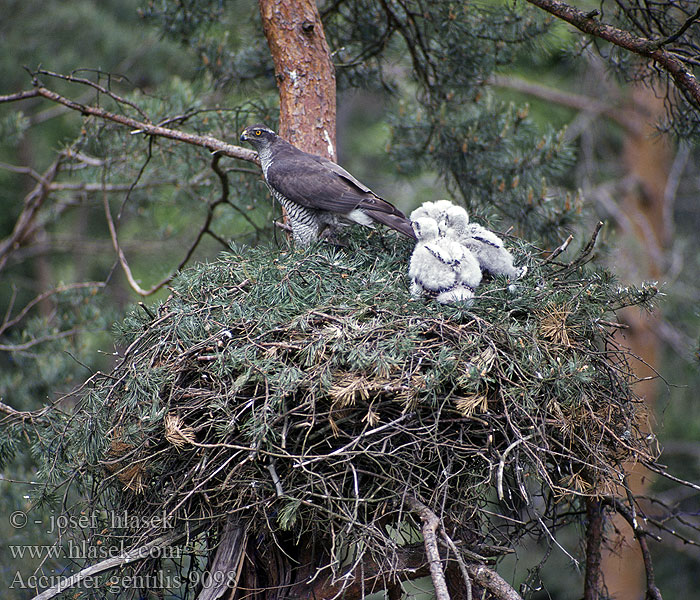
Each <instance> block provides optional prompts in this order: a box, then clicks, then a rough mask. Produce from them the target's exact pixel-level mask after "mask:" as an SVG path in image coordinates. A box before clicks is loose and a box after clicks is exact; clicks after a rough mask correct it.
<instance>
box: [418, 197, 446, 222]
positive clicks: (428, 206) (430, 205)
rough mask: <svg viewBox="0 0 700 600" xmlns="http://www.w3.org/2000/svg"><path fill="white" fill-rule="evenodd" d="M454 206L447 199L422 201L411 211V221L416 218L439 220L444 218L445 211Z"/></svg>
mask: <svg viewBox="0 0 700 600" xmlns="http://www.w3.org/2000/svg"><path fill="white" fill-rule="evenodd" d="M452 206H454V204H452V202H450V201H449V200H436V201H435V202H423V204H421V205H420V206H419V207H418V208H416V209H415V210H414V211H413V212H412V213H411V221H417V220H418V219H425V218H428V219H434V220H435V221H436V222H440V221H441V220H443V219H444V218H445V214H446V213H447V211H448V210H449V209H450V208H451V207H452Z"/></svg>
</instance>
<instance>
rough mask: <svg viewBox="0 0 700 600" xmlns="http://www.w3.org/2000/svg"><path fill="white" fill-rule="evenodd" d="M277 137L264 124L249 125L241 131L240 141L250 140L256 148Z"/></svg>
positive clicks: (269, 142)
mask: <svg viewBox="0 0 700 600" xmlns="http://www.w3.org/2000/svg"><path fill="white" fill-rule="evenodd" d="M276 139H277V134H276V133H275V132H274V131H272V129H270V128H269V127H265V125H259V124H258V125H250V126H249V127H246V128H245V129H244V130H243V133H241V141H242V142H250V143H251V144H253V146H255V147H256V148H257V149H258V150H260V148H264V147H265V146H268V145H269V144H271V143H272V142H274V141H275V140H276Z"/></svg>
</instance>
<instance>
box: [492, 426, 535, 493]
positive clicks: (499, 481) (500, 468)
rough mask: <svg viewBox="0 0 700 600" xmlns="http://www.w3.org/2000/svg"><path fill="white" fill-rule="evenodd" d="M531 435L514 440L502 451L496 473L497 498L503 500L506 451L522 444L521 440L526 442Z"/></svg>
mask: <svg viewBox="0 0 700 600" xmlns="http://www.w3.org/2000/svg"><path fill="white" fill-rule="evenodd" d="M533 435H534V434H533V433H531V434H530V435H527V436H525V437H524V438H520V439H519V440H515V441H514V442H513V443H512V444H511V445H510V446H508V447H507V448H506V449H505V451H504V452H503V455H502V456H501V460H500V461H499V463H498V472H497V473H496V490H497V491H498V499H499V500H503V469H504V468H505V466H506V456H508V453H509V452H510V451H511V450H512V449H513V448H515V447H516V446H518V445H519V444H522V443H523V442H527V441H528V440H529V439H530V438H531V437H532V436H533Z"/></svg>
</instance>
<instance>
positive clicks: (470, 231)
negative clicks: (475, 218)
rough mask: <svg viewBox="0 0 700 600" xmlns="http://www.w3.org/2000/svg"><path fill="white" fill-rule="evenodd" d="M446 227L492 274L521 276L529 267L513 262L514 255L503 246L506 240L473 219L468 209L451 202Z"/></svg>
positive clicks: (446, 230) (446, 217) (447, 234)
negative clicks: (470, 218)
mask: <svg viewBox="0 0 700 600" xmlns="http://www.w3.org/2000/svg"><path fill="white" fill-rule="evenodd" d="M444 230H445V235H446V236H447V237H452V238H453V239H455V240H457V241H458V242H459V243H461V244H462V245H463V246H464V247H466V248H467V249H468V250H469V251H470V252H471V253H472V254H473V255H474V256H475V257H476V260H477V261H478V262H479V266H480V267H481V268H482V269H484V270H485V271H488V272H489V273H491V274H492V275H505V276H507V277H510V278H512V279H518V278H519V277H522V276H523V275H525V272H526V271H527V267H522V268H518V267H516V266H514V265H513V255H512V254H511V253H510V252H509V251H508V250H507V249H506V248H505V247H504V246H503V240H502V239H501V238H500V237H498V236H497V235H496V234H495V233H493V232H492V231H489V230H488V229H486V228H485V227H482V226H481V225H479V224H478V223H470V222H469V215H468V214H467V211H466V210H464V209H463V208H462V207H461V206H456V205H452V206H451V207H450V208H448V209H447V210H446V211H445V221H444Z"/></svg>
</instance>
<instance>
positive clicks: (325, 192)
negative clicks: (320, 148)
mask: <svg viewBox="0 0 700 600" xmlns="http://www.w3.org/2000/svg"><path fill="white" fill-rule="evenodd" d="M276 154H278V155H277V156H273V159H272V161H271V163H270V166H269V167H268V169H267V182H268V184H269V185H271V186H272V187H273V188H274V189H276V190H277V191H278V192H279V193H281V194H282V195H283V196H284V197H285V198H288V199H289V200H291V201H292V202H295V203H297V204H300V205H301V206H304V207H306V208H313V209H317V210H326V211H331V212H337V213H348V212H350V211H352V210H354V209H356V208H361V209H364V210H369V211H377V212H382V213H389V214H398V215H401V216H403V215H402V213H401V212H400V211H398V210H397V209H396V208H395V207H394V206H392V205H391V204H389V203H388V202H386V201H384V200H382V199H381V198H379V196H377V195H375V194H374V193H373V192H372V191H371V190H370V189H369V188H368V187H367V186H366V185H364V184H362V183H360V182H359V181H358V180H357V179H355V178H354V177H353V176H352V175H350V173H348V172H347V171H346V170H345V169H343V168H342V167H340V166H339V165H337V164H335V163H334V162H332V161H330V160H328V159H325V158H322V157H320V156H314V155H311V154H307V153H306V152H302V151H298V152H290V151H288V150H287V149H286V148H284V149H281V151H280V152H278V153H276Z"/></svg>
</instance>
